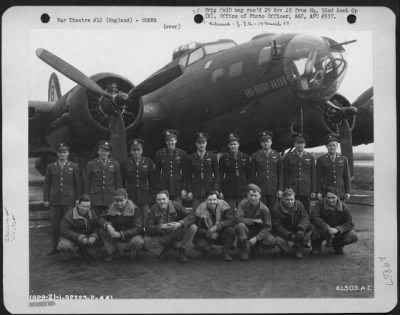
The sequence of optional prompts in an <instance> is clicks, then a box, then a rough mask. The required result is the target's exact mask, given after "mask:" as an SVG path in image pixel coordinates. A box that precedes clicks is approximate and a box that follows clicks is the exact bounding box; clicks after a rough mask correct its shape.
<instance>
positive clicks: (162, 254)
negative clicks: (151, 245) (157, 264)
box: [158, 244, 171, 259]
mask: <svg viewBox="0 0 400 315" xmlns="http://www.w3.org/2000/svg"><path fill="white" fill-rule="evenodd" d="M170 248H171V247H170V245H168V244H165V245H164V247H163V249H162V250H161V253H160V255H158V258H159V259H164V258H165V257H167V254H168V252H169V250H170Z"/></svg>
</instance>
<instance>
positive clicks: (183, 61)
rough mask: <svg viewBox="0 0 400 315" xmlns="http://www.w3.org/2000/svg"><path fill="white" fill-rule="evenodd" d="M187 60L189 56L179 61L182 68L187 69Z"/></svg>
mask: <svg viewBox="0 0 400 315" xmlns="http://www.w3.org/2000/svg"><path fill="white" fill-rule="evenodd" d="M187 60H188V55H186V56H184V57H182V58H181V59H179V64H180V65H181V66H182V67H186V63H187Z"/></svg>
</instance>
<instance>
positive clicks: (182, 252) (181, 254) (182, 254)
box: [178, 248, 189, 264]
mask: <svg viewBox="0 0 400 315" xmlns="http://www.w3.org/2000/svg"><path fill="white" fill-rule="evenodd" d="M178 250H179V261H180V262H181V263H183V264H184V263H187V262H188V261H189V258H187V256H186V254H185V249H184V248H179V249H178Z"/></svg>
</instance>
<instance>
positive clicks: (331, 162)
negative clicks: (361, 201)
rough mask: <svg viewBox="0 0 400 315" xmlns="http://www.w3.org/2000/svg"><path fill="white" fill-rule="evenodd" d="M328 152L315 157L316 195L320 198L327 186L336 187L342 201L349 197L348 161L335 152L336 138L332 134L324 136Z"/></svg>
mask: <svg viewBox="0 0 400 315" xmlns="http://www.w3.org/2000/svg"><path fill="white" fill-rule="evenodd" d="M325 144H326V148H327V150H328V153H327V154H325V155H323V156H321V157H319V158H318V159H317V197H318V199H319V200H322V198H323V197H325V195H326V189H327V187H328V186H333V187H336V188H337V189H338V192H339V198H340V199H341V200H342V201H345V200H348V199H350V191H351V182H350V169H349V162H348V161H347V158H346V157H345V156H344V155H341V154H339V153H337V152H336V151H337V149H338V139H337V137H335V136H334V135H328V136H327V137H326V138H325Z"/></svg>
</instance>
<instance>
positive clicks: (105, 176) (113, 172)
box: [85, 140, 121, 216]
mask: <svg viewBox="0 0 400 315" xmlns="http://www.w3.org/2000/svg"><path fill="white" fill-rule="evenodd" d="M111 149H112V147H111V143H110V142H109V141H106V140H101V141H99V142H98V143H97V153H98V155H99V157H98V158H96V159H93V160H91V161H89V162H88V164H87V166H86V177H85V193H87V194H89V196H90V200H91V202H92V208H93V209H94V210H95V213H96V215H97V216H101V215H102V214H103V213H104V212H105V211H106V210H107V209H108V206H109V205H110V204H111V203H112V202H113V200H114V193H115V191H116V190H117V189H118V188H120V187H121V172H120V166H119V163H118V162H117V161H116V160H114V159H112V158H110V154H111Z"/></svg>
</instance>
